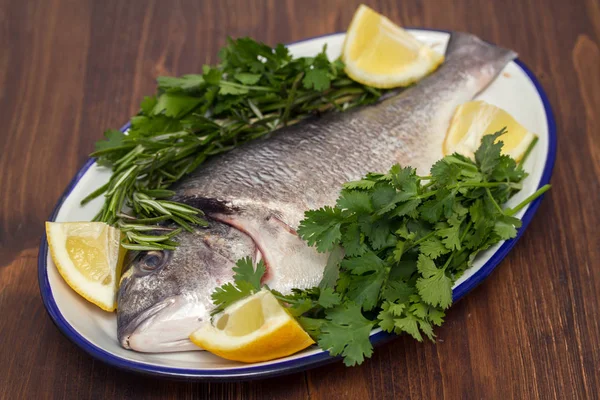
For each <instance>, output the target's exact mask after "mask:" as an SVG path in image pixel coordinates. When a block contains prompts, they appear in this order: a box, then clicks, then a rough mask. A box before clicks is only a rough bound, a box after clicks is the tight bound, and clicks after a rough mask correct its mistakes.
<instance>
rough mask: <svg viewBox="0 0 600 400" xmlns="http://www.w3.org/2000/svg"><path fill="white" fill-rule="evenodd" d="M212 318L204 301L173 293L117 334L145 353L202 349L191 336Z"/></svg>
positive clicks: (125, 344)
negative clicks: (191, 299) (185, 297)
mask: <svg viewBox="0 0 600 400" xmlns="http://www.w3.org/2000/svg"><path fill="white" fill-rule="evenodd" d="M209 317H210V315H209V313H208V310H207V309H206V307H205V306H204V305H203V304H201V303H198V302H190V301H187V300H186V299H184V298H183V297H182V296H173V297H169V298H166V299H164V300H162V301H161V302H159V303H157V304H155V305H153V306H152V307H150V308H147V309H146V310H144V311H143V312H142V313H140V314H139V315H138V316H137V317H135V318H134V319H133V320H132V321H130V322H129V323H128V324H127V325H125V326H124V327H119V329H118V332H117V336H118V340H119V343H120V344H121V346H123V348H125V349H130V350H135V351H139V352H144V353H165V352H177V351H190V350H202V349H201V348H200V347H198V346H196V345H195V344H193V343H192V342H191V341H190V340H189V336H190V335H191V334H192V332H194V331H195V330H197V329H199V328H200V327H201V326H202V325H203V324H204V323H206V322H207V321H209Z"/></svg>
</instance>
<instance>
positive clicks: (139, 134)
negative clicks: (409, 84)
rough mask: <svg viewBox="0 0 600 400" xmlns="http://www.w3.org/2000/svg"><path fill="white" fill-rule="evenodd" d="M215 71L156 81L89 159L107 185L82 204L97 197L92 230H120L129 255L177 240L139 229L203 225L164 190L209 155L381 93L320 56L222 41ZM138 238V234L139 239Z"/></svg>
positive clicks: (280, 47)
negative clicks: (103, 225) (103, 226)
mask: <svg viewBox="0 0 600 400" xmlns="http://www.w3.org/2000/svg"><path fill="white" fill-rule="evenodd" d="M219 56H220V59H221V63H220V64H219V65H217V66H213V67H210V66H205V67H204V68H203V73H202V74H195V75H184V76H182V77H159V78H158V92H157V94H156V96H152V97H146V98H144V100H143V101H142V103H141V106H140V112H139V113H138V114H137V115H136V116H134V117H133V118H132V119H131V128H130V129H129V131H128V132H127V134H123V133H121V132H120V131H118V130H108V131H106V132H105V137H106V140H103V141H99V142H98V143H96V151H95V152H94V153H92V156H93V157H96V158H97V161H98V163H99V164H101V165H104V166H108V167H110V168H112V176H111V178H110V180H109V182H108V183H107V184H106V185H104V186H102V187H101V188H99V189H98V190H96V191H94V192H93V193H91V194H90V195H89V196H88V197H86V198H85V199H84V200H83V201H82V203H83V204H85V203H87V202H89V201H90V200H92V199H94V198H96V197H98V196H104V202H103V205H102V208H101V210H100V212H99V213H98V215H96V217H95V220H97V221H104V222H107V223H110V224H113V225H118V226H121V227H123V225H127V226H128V229H124V232H125V234H126V238H127V240H125V241H124V247H127V248H132V249H137V250H140V249H148V250H151V249H166V248H173V247H174V246H176V245H177V243H176V242H175V240H174V235H160V236H159V237H155V236H156V235H152V234H148V233H144V232H147V230H145V229H146V228H143V227H142V228H139V227H140V226H142V225H148V224H156V223H157V222H163V221H168V222H171V223H174V224H175V225H178V226H179V227H180V228H182V229H186V230H192V229H193V226H194V225H200V226H202V225H205V224H206V222H205V220H204V219H203V214H202V212H201V211H200V210H198V209H195V208H193V207H189V206H186V205H183V204H180V203H174V202H171V201H169V200H167V199H168V198H169V197H170V196H172V195H173V192H171V191H169V190H168V187H169V186H170V185H171V184H173V183H174V182H176V181H178V180H179V179H181V178H182V177H183V176H184V175H186V174H188V173H190V172H192V171H193V170H194V169H196V168H197V167H198V166H200V165H201V164H202V163H204V162H205V161H206V159H207V158H209V157H212V156H214V155H216V154H219V153H222V152H226V151H229V150H231V149H233V148H234V147H236V146H238V145H240V144H241V143H244V142H246V141H249V140H254V139H257V138H259V137H262V136H265V135H268V134H269V133H271V132H273V131H274V130H276V129H278V128H280V127H283V126H286V125H290V124H293V123H296V122H297V121H299V120H301V119H304V118H306V117H308V116H311V115H314V114H318V113H322V112H325V111H328V110H337V111H345V110H347V109H350V108H352V107H355V106H358V105H364V104H368V103H372V102H374V101H376V100H377V99H378V98H379V97H380V96H381V92H380V91H379V90H377V89H373V88H371V87H368V86H364V85H362V84H359V83H357V82H355V81H353V80H351V79H350V78H348V77H347V76H346V75H345V73H344V70H343V64H342V62H341V61H340V60H336V61H329V60H328V58H327V56H326V54H325V48H323V51H322V52H321V53H319V54H318V55H317V56H316V57H300V58H292V56H291V54H290V53H289V51H288V49H287V48H286V47H285V46H283V45H281V44H279V45H277V46H276V47H274V48H271V47H269V46H267V45H265V44H263V43H260V42H256V41H254V40H252V39H250V38H241V39H236V40H232V39H229V41H228V44H227V46H225V47H224V48H223V49H222V50H221V52H220V54H219ZM138 228H139V229H138Z"/></svg>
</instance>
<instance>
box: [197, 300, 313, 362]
mask: <svg viewBox="0 0 600 400" xmlns="http://www.w3.org/2000/svg"><path fill="white" fill-rule="evenodd" d="M190 340H191V341H192V342H193V343H195V344H196V345H198V346H200V347H202V348H203V349H204V350H207V351H210V352H211V353H213V354H216V355H218V356H220V357H223V358H226V359H228V360H234V361H242V362H258V361H268V360H273V359H276V358H280V357H285V356H288V355H290V354H293V353H296V352H298V351H300V350H302V349H305V348H306V347H308V346H310V345H311V344H313V343H314V341H313V340H312V339H311V337H310V336H309V335H308V333H306V332H305V331H304V330H303V329H302V327H301V326H300V324H299V323H298V322H297V321H296V320H295V319H294V318H293V317H292V316H291V315H289V314H288V312H287V311H286V310H285V309H284V308H283V307H282V306H281V304H279V302H278V301H277V299H276V298H275V297H274V296H273V295H272V294H271V292H269V291H268V290H265V289H263V290H261V291H260V292H258V293H256V294H254V295H252V296H249V297H247V298H245V299H243V300H240V301H238V302H236V303H234V304H232V305H230V306H229V307H227V308H226V309H225V310H224V311H223V312H222V313H221V314H220V315H218V316H216V317H215V318H214V319H213V323H212V324H210V323H207V324H206V325H204V326H203V327H202V328H200V329H198V330H197V331H195V332H194V333H192V335H191V336H190Z"/></svg>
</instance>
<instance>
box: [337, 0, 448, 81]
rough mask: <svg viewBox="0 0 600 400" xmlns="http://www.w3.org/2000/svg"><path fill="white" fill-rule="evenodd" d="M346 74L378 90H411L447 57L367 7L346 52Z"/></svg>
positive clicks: (349, 35) (355, 21)
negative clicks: (404, 87)
mask: <svg viewBox="0 0 600 400" xmlns="http://www.w3.org/2000/svg"><path fill="white" fill-rule="evenodd" d="M342 61H344V63H345V64H346V73H347V74H348V76H350V77H351V78H352V79H354V80H355V81H358V82H360V83H362V84H365V85H369V86H373V87H377V88H391V87H397V86H407V85H410V84H411V83H414V82H416V81H418V80H419V79H421V78H423V77H424V76H425V75H427V74H429V73H430V72H432V71H433V70H435V69H436V68H437V67H438V66H439V65H440V64H441V63H442V62H443V61H444V56H443V55H442V54H439V53H437V52H435V51H433V50H432V49H431V48H429V47H428V46H427V45H425V44H424V43H421V42H420V41H418V40H417V39H416V38H414V37H413V36H412V35H411V34H410V33H408V32H406V31H405V30H404V29H402V28H400V27H399V26H398V25H396V24H394V23H393V22H392V21H390V20H389V19H387V18H386V17H384V16H383V15H381V14H378V13H376V12H375V11H373V10H372V9H370V8H369V7H367V6H365V5H360V6H359V7H358V9H357V10H356V12H355V13H354V17H353V18H352V22H350V26H349V27H348V32H347V33H346V40H345V42H344V47H343V50H342Z"/></svg>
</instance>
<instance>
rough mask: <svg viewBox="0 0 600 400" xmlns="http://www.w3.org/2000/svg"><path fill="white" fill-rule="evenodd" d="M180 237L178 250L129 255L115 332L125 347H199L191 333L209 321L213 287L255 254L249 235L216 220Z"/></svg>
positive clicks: (159, 349)
mask: <svg viewBox="0 0 600 400" xmlns="http://www.w3.org/2000/svg"><path fill="white" fill-rule="evenodd" d="M177 241H178V242H179V245H178V246H177V248H176V249H175V250H160V251H155V250H153V251H140V252H133V253H131V254H130V255H129V256H128V260H127V261H126V266H125V268H124V272H123V275H122V277H121V282H120V286H119V291H118V294H117V304H118V306H117V334H118V340H119V342H120V343H121V345H122V346H123V347H124V348H126V349H132V350H137V351H142V352H171V351H186V350H193V349H197V347H196V346H194V345H193V344H192V343H191V342H190V341H189V340H188V338H189V335H190V334H191V333H192V332H194V331H195V330H196V329H198V328H200V327H201V326H202V324H204V323H206V322H208V321H209V320H210V311H211V309H212V308H213V304H212V300H211V294H212V292H213V291H214V289H215V287H218V286H221V285H223V284H224V283H227V282H231V281H232V280H233V267H234V266H235V263H236V261H237V260H238V259H240V258H243V257H248V256H249V257H253V258H254V257H255V256H256V247H255V245H254V242H253V241H252V239H250V237H248V236H247V235H245V234H244V233H242V232H240V231H239V230H237V229H235V228H232V227H230V226H228V225H225V224H221V223H217V222H214V223H212V224H211V226H210V227H209V228H207V229H198V230H196V231H195V232H194V233H191V232H187V231H185V232H182V233H180V234H179V235H178V236H177Z"/></svg>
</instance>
